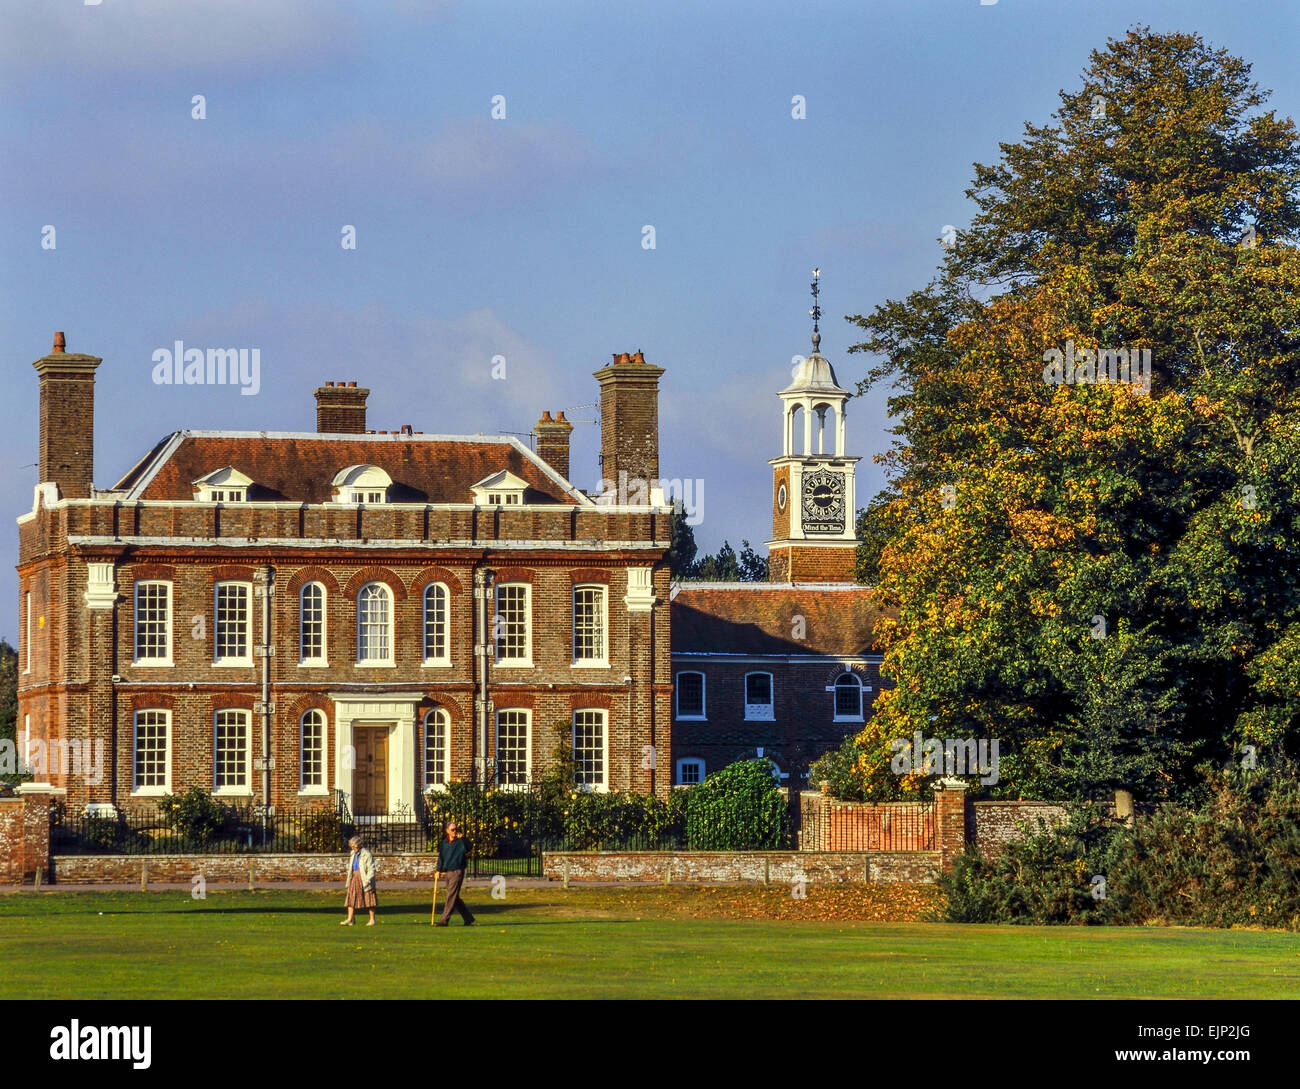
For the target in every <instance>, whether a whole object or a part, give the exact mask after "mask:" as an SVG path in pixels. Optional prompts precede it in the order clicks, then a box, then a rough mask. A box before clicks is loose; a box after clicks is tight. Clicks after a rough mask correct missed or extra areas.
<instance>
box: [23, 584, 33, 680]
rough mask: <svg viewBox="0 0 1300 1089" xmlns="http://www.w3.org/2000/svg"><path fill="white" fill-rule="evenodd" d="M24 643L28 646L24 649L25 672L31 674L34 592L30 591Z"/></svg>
mask: <svg viewBox="0 0 1300 1089" xmlns="http://www.w3.org/2000/svg"><path fill="white" fill-rule="evenodd" d="M23 642H24V644H26V645H25V646H24V647H23V653H24V655H25V656H26V657H25V658H24V664H23V672H24V673H30V672H31V671H32V592H31V591H30V590H28V591H27V627H26V629H25V630H24V632H23Z"/></svg>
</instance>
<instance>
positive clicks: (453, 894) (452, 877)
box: [439, 870, 474, 923]
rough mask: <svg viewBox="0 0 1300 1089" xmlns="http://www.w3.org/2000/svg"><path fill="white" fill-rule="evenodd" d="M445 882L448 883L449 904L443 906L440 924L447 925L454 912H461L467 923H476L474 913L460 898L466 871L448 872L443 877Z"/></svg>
mask: <svg viewBox="0 0 1300 1089" xmlns="http://www.w3.org/2000/svg"><path fill="white" fill-rule="evenodd" d="M442 877H443V880H444V881H446V882H447V902H446V903H445V904H443V906H442V918H441V919H440V920H439V922H443V923H445V922H446V921H447V920H448V919H450V918H451V913H452V912H453V911H459V912H460V917H461V918H462V919H464V920H465V922H466V923H472V922H473V921H474V913H473V912H472V911H470V909H469V907H468V906H467V905H466V903H465V901H464V900H462V899H461V898H460V886H461V882H462V881H464V880H465V871H464V870H448V871H447V872H446V873H444V874H443V875H442Z"/></svg>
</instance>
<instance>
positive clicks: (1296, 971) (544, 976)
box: [0, 887, 1300, 998]
mask: <svg viewBox="0 0 1300 1089" xmlns="http://www.w3.org/2000/svg"><path fill="white" fill-rule="evenodd" d="M837 895H838V896H839V899H838V900H837V901H834V902H833V904H834V905H837V906H835V909H834V910H831V909H830V907H829V906H828V905H832V901H831V900H829V899H826V900H822V901H821V906H820V907H819V904H818V902H817V898H816V897H815V896H812V895H810V896H809V899H808V900H807V901H805V902H791V900H790V898H789V896H788V895H786V894H784V893H783V892H782V890H775V889H731V890H715V889H711V890H700V889H689V888H672V889H665V888H654V889H644V890H630V889H607V890H593V889H574V890H571V891H568V892H565V891H564V890H563V889H559V888H556V889H527V890H516V889H510V890H509V891H508V894H507V898H506V899H505V900H492V899H490V898H489V896H488V892H487V889H486V888H482V887H479V888H473V889H471V890H470V903H471V904H472V905H473V907H474V910H475V911H476V913H477V914H478V917H479V925H478V926H476V927H473V928H470V929H466V928H465V927H463V926H462V925H461V923H460V921H459V920H456V921H454V922H453V923H452V925H451V926H450V927H448V928H447V929H436V930H435V929H434V928H432V927H430V926H429V903H428V899H427V897H426V896H425V895H424V894H420V895H417V894H416V893H414V892H402V891H397V890H393V891H390V892H388V893H387V895H384V894H383V891H382V890H381V896H382V897H383V899H382V901H381V909H380V922H379V925H377V926H375V927H370V928H367V927H365V926H363V925H361V924H362V923H364V916H362V917H361V920H360V922H359V924H358V925H357V926H355V927H352V928H344V927H340V926H339V925H338V920H339V919H340V918H341V917H342V912H341V909H340V907H339V902H340V900H341V896H340V895H338V894H336V893H321V892H304V891H295V890H285V891H279V890H276V891H259V892H210V893H209V894H208V897H207V899H206V900H201V901H196V900H193V899H191V898H190V895H189V893H188V892H187V891H177V892H155V893H126V892H102V893H101V892H94V893H48V892H44V893H41V894H39V895H34V894H29V893H18V894H11V895H4V896H0V998H20V997H22V998H27V997H37V998H101V997H102V998H128V997H129V998H257V997H274V998H360V997H373V998H411V997H444V996H458V997H475V998H522V997H530V998H565V997H592V996H601V997H628V998H631V997H642V996H644V997H661V998H682V997H722V996H742V997H749V996H752V997H768V996H780V997H809V998H820V997H825V998H833V997H880V998H937V997H980V998H1062V997H1076V998H1085V997H1086V998H1133V997H1144V998H1145V997H1151V998H1157V997H1169V998H1172V997H1206V998H1209V997H1220V998H1232V997H1241V998H1245V997H1250V998H1269V997H1272V998H1282V997H1293V996H1294V995H1295V994H1296V993H1298V992H1300V936H1298V935H1295V934H1286V933H1279V932H1269V931H1245V930H1231V931H1217V930H1190V929H1143V928H1127V929H1103V928H1077V927H1076V928H1064V927H1062V928H1043V927H991V926H990V927H977V926H954V925H949V924H938V923H918V922H902V923H881V922H873V921H869V920H868V919H852V918H848V919H846V918H829V919H819V918H815V917H813V916H815V915H817V914H818V913H819V911H822V910H823V909H825V910H826V913H828V914H835V913H836V912H837V911H838V912H840V913H841V914H842V911H841V910H840V909H841V908H842V905H844V904H846V903H849V904H851V903H853V902H854V901H853V897H854V896H855V895H858V894H854V893H852V892H845V891H840V892H839V893H838V894H837Z"/></svg>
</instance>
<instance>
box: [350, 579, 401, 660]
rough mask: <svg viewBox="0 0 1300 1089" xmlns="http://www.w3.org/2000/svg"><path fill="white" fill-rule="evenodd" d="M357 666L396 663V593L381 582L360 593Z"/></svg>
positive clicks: (368, 585) (364, 588)
mask: <svg viewBox="0 0 1300 1089" xmlns="http://www.w3.org/2000/svg"><path fill="white" fill-rule="evenodd" d="M357 664H358V665H392V664H393V592H392V590H390V589H389V588H388V587H387V586H385V585H384V584H383V583H382V582H368V583H366V585H364V586H363V587H361V592H360V593H358V594H357Z"/></svg>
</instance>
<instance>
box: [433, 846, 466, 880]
mask: <svg viewBox="0 0 1300 1089" xmlns="http://www.w3.org/2000/svg"><path fill="white" fill-rule="evenodd" d="M464 868H465V841H464V840H463V839H454V840H452V839H444V840H443V841H442V842H441V843H440V844H438V869H439V870H440V871H442V872H443V873H446V872H447V871H448V870H463V869H464Z"/></svg>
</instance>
